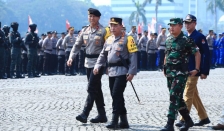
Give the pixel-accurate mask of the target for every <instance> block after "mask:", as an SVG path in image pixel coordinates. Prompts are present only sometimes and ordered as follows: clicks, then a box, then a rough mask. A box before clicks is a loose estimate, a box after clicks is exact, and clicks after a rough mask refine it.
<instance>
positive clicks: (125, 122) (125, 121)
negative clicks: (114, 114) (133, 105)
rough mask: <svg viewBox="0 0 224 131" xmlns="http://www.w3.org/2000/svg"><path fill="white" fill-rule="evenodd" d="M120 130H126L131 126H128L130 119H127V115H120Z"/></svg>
mask: <svg viewBox="0 0 224 131" xmlns="http://www.w3.org/2000/svg"><path fill="white" fill-rule="evenodd" d="M118 127H119V128H122V129H125V128H129V124H128V119H127V115H126V114H124V115H120V123H119V125H118Z"/></svg>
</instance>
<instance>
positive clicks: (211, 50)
mask: <svg viewBox="0 0 224 131" xmlns="http://www.w3.org/2000/svg"><path fill="white" fill-rule="evenodd" d="M213 34H214V32H213V30H209V34H208V36H207V37H206V40H207V42H208V47H209V53H210V58H209V60H210V68H214V66H213V65H212V57H213V56H212V54H213V43H214V39H213V38H212V36H213Z"/></svg>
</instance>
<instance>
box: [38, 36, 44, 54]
mask: <svg viewBox="0 0 224 131" xmlns="http://www.w3.org/2000/svg"><path fill="white" fill-rule="evenodd" d="M43 41H44V40H43V39H40V41H39V46H40V47H41V49H39V52H38V55H44V49H43V47H42V45H43Z"/></svg>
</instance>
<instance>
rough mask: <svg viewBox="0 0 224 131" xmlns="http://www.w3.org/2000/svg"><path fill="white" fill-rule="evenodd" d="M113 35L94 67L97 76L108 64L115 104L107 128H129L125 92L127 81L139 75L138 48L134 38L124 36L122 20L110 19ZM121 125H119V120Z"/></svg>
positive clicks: (111, 91)
mask: <svg viewBox="0 0 224 131" xmlns="http://www.w3.org/2000/svg"><path fill="white" fill-rule="evenodd" d="M110 26H111V31H112V34H113V35H111V36H110V37H109V38H108V39H107V41H106V42H105V45H104V47H103V50H102V51H101V53H100V56H99V58H98V59H97V62H96V65H95V67H94V71H93V72H94V74H95V75H97V74H98V73H99V71H100V70H101V68H102V66H103V65H105V64H106V62H108V67H109V68H108V75H109V87H110V94H111V96H112V99H113V102H112V107H113V111H112V113H113V115H112V121H111V123H110V124H109V125H107V126H106V127H107V128H112V129H116V128H118V127H119V128H129V124H128V121H127V115H126V114H127V110H126V108H125V103H124V96H123V93H124V90H125V87H126V84H127V81H131V80H132V79H133V77H134V75H136V74H137V51H138V49H137V46H136V44H135V40H134V38H133V37H132V36H127V35H125V34H122V19H121V18H117V17H112V18H111V19H110ZM119 118H120V123H119V125H118V119H119Z"/></svg>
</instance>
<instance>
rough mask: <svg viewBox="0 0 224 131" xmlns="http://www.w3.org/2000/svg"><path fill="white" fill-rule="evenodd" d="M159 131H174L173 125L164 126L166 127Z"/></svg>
mask: <svg viewBox="0 0 224 131" xmlns="http://www.w3.org/2000/svg"><path fill="white" fill-rule="evenodd" d="M160 131H174V128H173V125H169V124H166V126H165V127H164V128H163V129H161V130H160Z"/></svg>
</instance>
